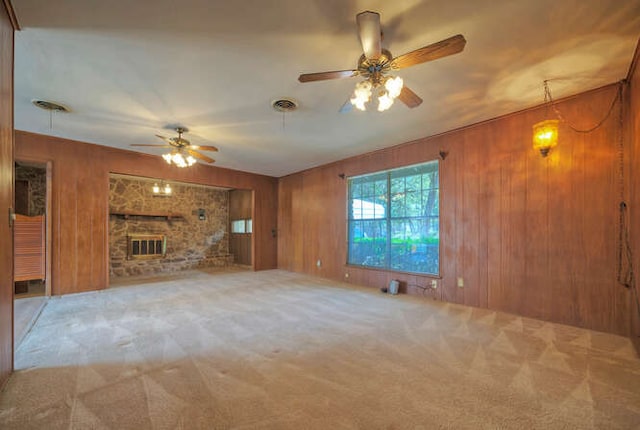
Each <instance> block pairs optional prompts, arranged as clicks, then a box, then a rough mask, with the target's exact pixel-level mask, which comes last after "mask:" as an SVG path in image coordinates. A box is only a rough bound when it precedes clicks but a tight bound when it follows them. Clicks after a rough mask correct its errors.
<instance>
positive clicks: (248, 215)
mask: <svg viewBox="0 0 640 430" xmlns="http://www.w3.org/2000/svg"><path fill="white" fill-rule="evenodd" d="M229 232H230V237H229V252H230V253H231V254H232V255H233V261H234V263H235V264H236V265H238V266H244V267H248V268H253V191H251V190H231V191H229Z"/></svg>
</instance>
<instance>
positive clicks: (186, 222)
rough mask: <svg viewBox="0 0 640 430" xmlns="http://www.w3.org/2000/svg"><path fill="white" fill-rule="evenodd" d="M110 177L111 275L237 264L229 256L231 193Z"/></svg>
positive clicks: (192, 185) (210, 188) (131, 178)
mask: <svg viewBox="0 0 640 430" xmlns="http://www.w3.org/2000/svg"><path fill="white" fill-rule="evenodd" d="M160 182H161V181H160V180H155V179H149V178H140V177H133V176H125V175H116V174H112V175H111V176H110V178H109V213H110V217H109V270H110V276H111V277H114V278H117V277H125V276H135V275H154V274H160V273H171V272H176V271H180V270H188V269H196V268H203V267H222V266H226V265H229V264H232V263H233V257H232V256H231V255H230V254H229V232H228V225H229V191H228V190H226V189H221V188H216V187H208V186H200V185H195V184H185V183H178V182H173V181H171V183H170V184H171V188H172V193H171V195H169V196H162V197H159V196H158V195H157V194H154V192H153V188H154V185H155V184H156V183H160Z"/></svg>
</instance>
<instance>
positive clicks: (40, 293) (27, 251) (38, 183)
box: [13, 160, 51, 350]
mask: <svg viewBox="0 0 640 430" xmlns="http://www.w3.org/2000/svg"><path fill="white" fill-rule="evenodd" d="M15 213H16V217H15V218H16V219H15V223H14V232H13V235H14V237H13V242H14V278H13V280H14V291H13V293H14V294H13V299H14V324H13V327H14V350H15V349H17V346H18V345H19V344H20V342H21V341H22V339H24V337H25V336H26V334H27V333H28V332H29V330H30V329H31V327H32V326H33V324H34V323H35V321H36V319H37V318H38V316H39V315H40V312H41V311H42V309H43V308H44V306H45V303H46V300H47V299H48V297H49V296H50V295H51V276H50V275H51V231H50V226H51V162H46V161H45V162H33V161H22V160H16V162H15Z"/></svg>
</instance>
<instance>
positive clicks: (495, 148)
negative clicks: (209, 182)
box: [279, 85, 631, 334]
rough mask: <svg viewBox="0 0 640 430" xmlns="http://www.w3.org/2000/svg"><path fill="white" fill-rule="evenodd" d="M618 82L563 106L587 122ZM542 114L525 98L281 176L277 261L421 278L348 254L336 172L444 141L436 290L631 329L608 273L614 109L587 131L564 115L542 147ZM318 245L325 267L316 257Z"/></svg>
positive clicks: (423, 279) (358, 279)
mask: <svg viewBox="0 0 640 430" xmlns="http://www.w3.org/2000/svg"><path fill="white" fill-rule="evenodd" d="M616 90H617V88H616V86H615V85H611V86H608V87H604V88H601V89H598V90H594V91H590V92H587V93H584V94H581V95H578V96H575V97H572V98H568V99H566V100H562V101H560V102H559V103H558V108H559V109H560V110H561V111H562V112H563V116H564V117H565V118H567V119H568V120H569V121H571V123H572V124H575V126H576V127H579V128H588V127H590V126H593V125H594V124H595V123H597V122H598V121H599V120H600V119H602V118H603V117H604V115H605V114H606V112H607V109H608V108H609V106H610V104H611V101H612V99H613V98H614V97H615V93H616ZM544 116H545V109H544V108H542V107H541V108H537V109H531V110H527V111H523V112H519V113H515V114H511V115H508V116H506V117H503V118H498V119H495V120H492V121H490V122H486V123H482V124H478V125H475V126H472V127H468V128H465V129H461V130H457V131H453V132H450V133H447V134H444V135H440V136H436V137H432V138H425V139H421V140H418V141H415V142H410V143H407V144H404V145H400V146H396V147H392V148H388V149H385V150H381V151H376V152H373V153H370V154H364V155H361V156H358V157H353V158H350V159H346V160H342V161H339V162H336V163H332V164H329V165H326V166H321V167H318V168H316V169H311V170H308V171H305V172H301V173H298V174H295V175H290V176H288V177H285V178H281V179H280V182H279V198H280V202H281V207H280V208H279V222H280V226H281V228H280V232H281V237H280V241H281V242H280V247H279V267H282V268H287V269H289V270H295V271H300V272H305V273H310V274H314V275H320V276H325V277H329V278H332V279H336V280H338V279H340V280H343V279H344V272H348V273H349V275H350V276H349V282H354V283H359V284H364V285H369V286H371V287H375V288H379V287H381V286H385V285H386V283H387V282H388V281H389V280H390V279H394V278H395V279H399V280H400V281H402V282H404V283H418V284H420V285H427V284H428V283H429V281H430V279H431V277H429V276H416V275H410V274H403V273H394V272H385V271H378V270H368V269H362V268H354V267H348V266H345V265H344V260H343V256H344V251H343V250H344V249H346V246H345V243H346V229H345V228H344V227H342V225H343V224H341V223H344V222H345V221H344V220H345V215H344V213H343V211H344V208H345V206H344V205H345V202H346V196H345V195H344V191H343V190H342V187H343V185H342V184H341V183H339V182H336V181H334V180H333V179H332V176H333V175H335V174H336V173H341V172H342V173H345V174H346V175H347V176H353V175H358V174H363V173H369V172H374V171H378V170H384V169H389V168H394V167H400V166H403V165H409V164H415V163H418V162H421V161H428V160H431V159H435V158H437V154H438V151H439V150H441V149H444V150H445V151H448V152H449V155H448V157H447V158H446V160H445V161H443V162H442V163H441V176H440V177H441V193H442V195H441V220H440V226H441V227H440V228H441V242H442V244H441V277H442V279H441V282H440V290H439V291H437V292H436V293H435V294H433V293H431V295H432V296H433V297H438V298H441V299H443V300H447V301H451V302H459V303H465V304H469V305H473V306H481V307H488V308H490V309H498V310H502V311H506V312H511V313H516V314H519V315H525V316H530V317H536V318H541V319H545V320H551V321H559V322H563V323H568V324H574V325H578V326H582V327H587V328H593V329H596V330H602V331H608V332H613V333H619V334H628V333H629V330H630V329H629V324H630V318H631V316H630V311H629V293H628V291H626V290H624V289H623V288H620V287H619V286H618V285H616V282H615V266H616V255H615V249H616V241H617V230H616V225H617V211H616V208H617V202H616V200H617V198H616V195H617V189H618V187H617V184H616V181H615V177H616V163H615V159H616V148H615V145H613V143H612V139H611V136H615V134H616V132H617V129H618V124H617V122H616V121H615V115H612V117H611V118H609V119H608V120H607V121H605V123H604V124H603V126H602V127H601V128H600V129H598V130H597V131H596V132H593V133H589V134H578V133H575V132H572V131H570V130H569V129H568V128H567V127H566V125H565V126H563V128H562V130H561V133H562V135H561V138H560V145H559V146H558V148H556V150H554V151H553V152H552V153H551V154H550V155H549V157H548V158H543V157H542V156H541V155H540V154H539V153H536V152H535V151H534V150H533V148H532V146H531V126H532V125H533V124H534V123H535V122H538V121H540V120H542V119H543V118H544ZM333 218H336V219H333ZM285 224H286V228H283V227H285ZM296 243H298V244H299V245H298V246H296V245H295V244H296ZM317 255H321V256H322V259H323V269H324V268H327V270H318V268H317V267H316V266H315V259H316V258H317ZM327 259H329V261H327ZM457 277H462V278H463V279H464V281H465V287H464V288H458V287H457V282H456V278H457ZM408 292H410V293H412V294H422V292H421V290H419V289H416V288H413V289H411V288H410V289H408Z"/></svg>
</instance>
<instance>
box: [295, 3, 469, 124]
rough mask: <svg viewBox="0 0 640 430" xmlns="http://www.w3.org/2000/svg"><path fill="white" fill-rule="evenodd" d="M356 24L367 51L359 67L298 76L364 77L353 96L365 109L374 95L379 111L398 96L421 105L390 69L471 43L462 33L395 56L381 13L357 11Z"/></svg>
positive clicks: (320, 78) (303, 78)
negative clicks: (386, 41)
mask: <svg viewBox="0 0 640 430" xmlns="http://www.w3.org/2000/svg"><path fill="white" fill-rule="evenodd" d="M356 24H357V26H358V36H359V37H360V43H361V45H362V51H363V54H362V55H361V56H360V59H359V60H358V67H357V68H356V69H355V70H338V71H332V72H319V73H303V74H301V75H300V76H299V77H298V80H299V81H300V82H314V81H323V80H328V79H342V78H350V77H354V76H361V77H363V78H364V80H363V81H361V82H358V83H357V84H356V87H355V89H354V91H353V96H352V97H351V98H350V99H349V101H350V102H351V104H352V105H353V106H355V107H356V109H358V110H361V111H364V110H366V109H367V104H368V103H370V102H371V99H372V98H373V97H375V98H377V101H378V111H379V112H383V111H385V110H387V109H389V108H390V107H391V106H392V105H393V102H394V101H395V100H396V98H398V99H399V100H400V101H401V102H403V103H404V104H405V105H406V106H407V107H409V108H415V107H417V106H419V105H420V104H421V103H422V99H421V98H420V97H419V96H418V95H417V94H416V93H414V92H413V91H411V90H410V89H409V88H408V87H406V86H405V85H404V82H403V80H402V78H400V77H397V76H393V75H391V74H390V72H391V71H392V70H399V69H402V68H405V67H409V66H414V65H416V64H421V63H425V62H427V61H433V60H437V59H439V58H442V57H446V56H449V55H453V54H457V53H459V52H462V50H463V49H464V46H465V44H466V43H467V42H466V40H465V38H464V37H463V36H462V35H461V34H458V35H455V36H452V37H450V38H448V39H445V40H441V41H440V42H437V43H433V44H431V45H427V46H424V47H422V48H419V49H416V50H415V51H411V52H408V53H406V54H403V55H400V56H398V57H393V56H392V55H391V53H390V52H389V51H388V50H386V49H384V48H382V32H381V29H380V14H379V13H377V12H371V11H365V12H361V13H359V14H358V15H356Z"/></svg>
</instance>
